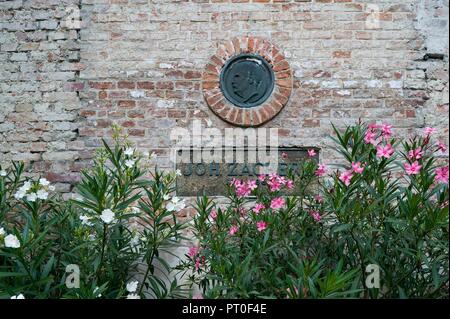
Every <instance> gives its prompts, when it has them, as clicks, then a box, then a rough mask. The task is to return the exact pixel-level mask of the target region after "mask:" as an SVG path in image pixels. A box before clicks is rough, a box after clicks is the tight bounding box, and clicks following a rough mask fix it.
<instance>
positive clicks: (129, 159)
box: [124, 148, 136, 168]
mask: <svg viewBox="0 0 450 319" xmlns="http://www.w3.org/2000/svg"><path fill="white" fill-rule="evenodd" d="M135 153H136V150H135V149H133V148H127V149H126V150H125V152H124V154H125V157H126V159H125V166H126V167H128V168H132V167H134V165H135V164H136V159H135V156H134V155H135Z"/></svg>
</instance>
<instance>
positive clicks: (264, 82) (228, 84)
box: [220, 54, 275, 108]
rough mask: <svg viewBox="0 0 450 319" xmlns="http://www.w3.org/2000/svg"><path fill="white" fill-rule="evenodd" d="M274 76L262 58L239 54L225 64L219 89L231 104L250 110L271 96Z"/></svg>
mask: <svg viewBox="0 0 450 319" xmlns="http://www.w3.org/2000/svg"><path fill="white" fill-rule="evenodd" d="M274 84H275V75H274V73H273V70H272V67H271V66H270V65H269V63H267V61H266V60H264V58H262V57H261V56H259V55H256V54H239V55H237V56H235V57H233V58H231V59H230V60H228V62H227V63H226V64H225V66H224V67H223V69H222V72H221V74H220V88H221V90H222V92H223V95H224V96H225V97H226V98H227V100H228V101H229V102H231V103H232V104H234V105H236V106H239V107H243V108H251V107H255V106H258V105H261V104H262V103H264V102H265V101H266V100H267V99H268V98H269V97H270V95H271V94H272V91H273V88H274Z"/></svg>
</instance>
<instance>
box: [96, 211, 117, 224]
mask: <svg viewBox="0 0 450 319" xmlns="http://www.w3.org/2000/svg"><path fill="white" fill-rule="evenodd" d="M115 216H116V215H115V214H114V212H113V211H112V210H110V209H105V210H104V211H102V214H101V215H100V219H101V220H102V221H103V222H104V223H105V224H110V223H112V222H113V221H114V220H115Z"/></svg>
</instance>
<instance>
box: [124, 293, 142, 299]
mask: <svg viewBox="0 0 450 319" xmlns="http://www.w3.org/2000/svg"><path fill="white" fill-rule="evenodd" d="M127 299H141V297H140V296H139V295H138V294H129V295H128V296H127Z"/></svg>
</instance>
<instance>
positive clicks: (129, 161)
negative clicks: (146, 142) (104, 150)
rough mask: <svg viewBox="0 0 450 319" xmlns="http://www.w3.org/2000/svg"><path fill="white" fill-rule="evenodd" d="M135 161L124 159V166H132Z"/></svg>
mask: <svg viewBox="0 0 450 319" xmlns="http://www.w3.org/2000/svg"><path fill="white" fill-rule="evenodd" d="M135 163H136V162H135V161H134V160H126V161H125V166H126V167H128V168H132V167H133V166H134V164H135Z"/></svg>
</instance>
